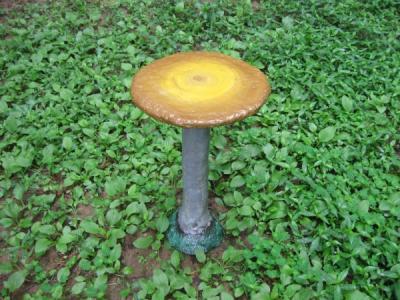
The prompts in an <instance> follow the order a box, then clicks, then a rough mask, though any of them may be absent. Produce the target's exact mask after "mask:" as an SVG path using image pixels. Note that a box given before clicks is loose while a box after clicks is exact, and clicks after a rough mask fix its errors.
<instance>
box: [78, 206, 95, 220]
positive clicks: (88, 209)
mask: <svg viewBox="0 0 400 300" xmlns="http://www.w3.org/2000/svg"><path fill="white" fill-rule="evenodd" d="M76 213H77V215H78V216H79V217H81V218H87V217H90V216H93V215H94V208H93V206H91V205H90V204H88V205H85V204H79V205H78V207H77V209H76Z"/></svg>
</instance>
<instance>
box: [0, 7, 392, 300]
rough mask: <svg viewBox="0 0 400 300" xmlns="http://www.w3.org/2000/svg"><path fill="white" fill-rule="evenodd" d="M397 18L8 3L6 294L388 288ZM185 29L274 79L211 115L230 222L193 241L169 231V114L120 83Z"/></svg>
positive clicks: (1, 55) (241, 294)
mask: <svg viewBox="0 0 400 300" xmlns="http://www.w3.org/2000/svg"><path fill="white" fill-rule="evenodd" d="M41 2H43V1H41ZM399 19H400V6H399V4H398V3H396V1H372V0H371V1H354V0H345V1H305V2H302V1H289V0H286V1H265V2H264V1H262V2H261V3H259V2H253V3H248V2H239V1H204V2H203V1H185V3H184V2H172V1H149V0H147V1H133V0H129V1H128V0H124V1H122V0H121V1H111V0H109V1H79V0H75V1H52V2H47V3H37V4H26V5H23V6H15V7H13V8H11V9H4V8H3V9H2V10H1V23H0V35H1V49H0V66H1V75H0V76H1V78H0V80H1V86H0V97H1V98H0V99H1V101H0V136H1V141H0V151H1V158H0V159H1V168H0V197H1V202H0V208H1V209H0V224H1V227H0V235H1V240H0V246H1V255H0V276H1V277H0V281H1V283H0V286H1V292H0V295H1V296H0V297H1V298H3V299H20V298H22V297H25V299H86V298H92V299H102V298H109V299H119V298H123V297H131V296H132V295H134V297H135V299H196V298H197V299H222V300H228V299H233V298H235V299H250V298H251V299H338V300H339V299H351V300H358V299H362V300H365V299H399V298H400V246H399V245H400V233H399V229H400V192H399V186H400V180H399V174H400V159H399V152H400V143H399V140H400V134H399V126H400V120H399V119H400V104H399V103H400V101H399V96H400V76H399V69H400V42H399V28H400V22H399ZM193 49H205V50H218V51H222V52H223V53H226V54H229V55H232V56H235V57H240V58H242V59H244V60H245V61H247V62H249V63H251V64H253V65H255V66H257V67H258V68H260V69H261V70H263V71H264V72H265V73H268V74H269V77H270V80H271V83H272V86H273V95H272V96H271V97H270V99H269V102H268V103H267V104H266V105H265V106H264V107H263V108H262V109H261V110H260V112H259V113H258V114H257V115H256V116H254V117H251V118H248V119H247V120H245V121H243V122H240V123H237V124H234V125H231V126H224V127H221V128H215V129H213V132H212V134H213V138H212V145H211V154H210V169H211V171H210V189H211V190H212V192H213V195H212V196H213V199H212V207H213V209H214V210H216V211H218V212H219V217H220V220H221V223H222V224H223V226H224V228H225V231H226V240H225V242H224V244H223V245H222V247H221V248H219V249H217V250H215V251H213V252H211V253H210V254H208V255H204V253H196V256H195V257H193V258H192V257H188V256H184V255H182V254H179V253H178V252H176V251H173V249H170V247H169V246H168V242H167V241H166V238H165V232H166V230H167V227H168V223H167V217H168V216H169V215H170V214H171V213H172V212H173V211H174V210H175V208H176V207H177V205H178V203H177V198H178V199H179V195H180V193H179V191H181V187H182V182H181V169H180V163H181V156H180V150H181V137H180V130H179V129H178V128H174V127H172V126H167V125H164V124H161V123H158V122H156V121H154V120H152V119H150V118H149V117H147V116H146V115H144V114H142V113H141V112H140V111H139V110H138V109H137V108H135V107H134V106H133V105H132V104H131V102H130V96H129V93H128V87H129V85H130V79H131V77H132V75H133V74H135V72H136V71H137V70H138V69H139V68H140V67H141V66H143V65H145V64H146V63H149V62H151V61H152V60H154V59H157V58H160V57H163V56H165V55H168V54H172V53H174V52H176V51H189V50H193ZM24 295H25V296H24Z"/></svg>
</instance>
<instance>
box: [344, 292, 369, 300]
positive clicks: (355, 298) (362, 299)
mask: <svg viewBox="0 0 400 300" xmlns="http://www.w3.org/2000/svg"><path fill="white" fill-rule="evenodd" d="M369 299H371V298H370V297H369V296H368V295H367V294H365V293H363V292H360V291H359V290H355V291H352V292H350V293H348V294H347V295H346V300H369Z"/></svg>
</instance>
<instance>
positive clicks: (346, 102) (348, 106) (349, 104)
mask: <svg viewBox="0 0 400 300" xmlns="http://www.w3.org/2000/svg"><path fill="white" fill-rule="evenodd" d="M342 106H343V108H344V109H345V110H346V111H352V110H353V100H351V99H350V98H349V97H346V96H343V97H342Z"/></svg>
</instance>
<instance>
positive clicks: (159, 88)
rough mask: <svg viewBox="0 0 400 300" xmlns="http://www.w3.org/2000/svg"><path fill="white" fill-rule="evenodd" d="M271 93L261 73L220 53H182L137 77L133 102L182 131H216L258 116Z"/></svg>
mask: <svg viewBox="0 0 400 300" xmlns="http://www.w3.org/2000/svg"><path fill="white" fill-rule="evenodd" d="M270 92H271V87H270V85H269V83H268V81H267V79H266V77H265V75H264V74H263V73H261V71H260V70H258V69H256V68H254V67H252V66H250V65H249V64H247V63H245V62H244V61H241V60H239V59H235V58H232V57H230V56H227V55H224V54H220V53H216V52H182V53H177V54H174V55H170V56H167V57H164V58H162V59H159V60H156V61H154V62H152V63H151V64H149V65H147V66H145V67H143V68H142V69H140V70H139V72H138V73H137V74H136V75H135V76H134V78H133V81H132V86H131V95H132V97H133V102H134V103H135V104H136V106H138V107H139V108H141V109H142V110H143V111H145V112H146V113H147V114H149V115H150V116H152V117H154V118H156V119H158V120H160V121H163V122H165V123H169V124H173V125H177V126H180V127H188V128H190V127H203V128H206V127H214V126H218V125H222V124H229V123H232V122H235V121H237V120H242V119H244V118H245V117H247V116H249V115H252V114H254V113H255V112H256V111H257V110H258V109H259V108H260V106H261V105H262V104H263V103H264V101H265V100H266V98H267V96H268V95H269V94H270Z"/></svg>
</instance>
